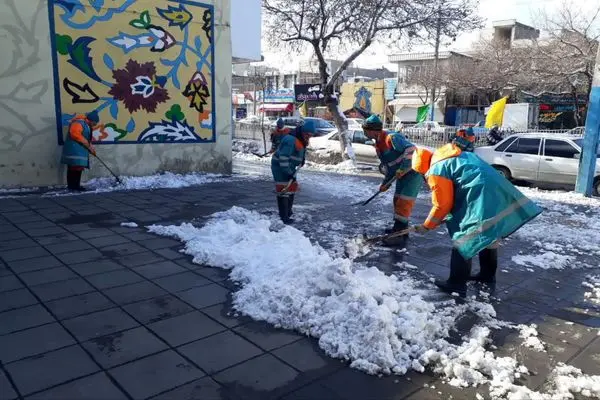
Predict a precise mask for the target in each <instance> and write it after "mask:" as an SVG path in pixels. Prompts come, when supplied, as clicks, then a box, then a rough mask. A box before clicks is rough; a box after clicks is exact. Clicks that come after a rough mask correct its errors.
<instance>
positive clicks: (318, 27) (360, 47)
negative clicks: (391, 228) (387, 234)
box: [263, 0, 479, 159]
mask: <svg viewBox="0 0 600 400" xmlns="http://www.w3.org/2000/svg"><path fill="white" fill-rule="evenodd" d="M474 5H475V4H474V0H437V1H436V2H434V3H433V4H432V2H431V0H294V1H290V0H263V8H264V10H265V19H264V21H265V34H266V37H267V38H268V40H269V42H270V45H271V46H272V47H275V48H281V47H285V46H287V47H288V49H292V50H295V51H297V52H301V51H304V50H306V49H307V48H309V49H311V50H312V51H313V52H314V55H315V57H316V59H317V61H318V64H319V75H320V79H321V84H322V90H323V94H324V95H325V102H326V104H327V106H328V109H329V111H330V112H331V114H332V116H333V119H334V122H335V124H336V126H337V127H338V129H339V131H340V146H341V149H342V154H343V155H344V157H345V158H352V159H354V152H353V149H352V145H351V140H350V137H349V134H348V121H347V120H346V118H345V117H344V115H343V113H342V111H341V110H340V108H339V100H338V99H337V96H336V95H335V93H334V87H335V82H336V81H337V80H338V78H339V77H340V76H341V74H342V72H343V71H344V70H346V68H347V67H348V66H349V65H350V64H351V63H352V62H353V61H354V60H356V58H357V57H358V56H360V55H361V54H362V53H363V52H364V51H365V50H366V49H367V48H368V47H369V46H370V45H371V44H372V43H373V42H374V41H402V40H405V41H406V40H408V39H410V38H412V37H415V36H419V35H428V34H431V33H432V32H436V33H438V32H439V33H440V34H443V35H445V36H455V35H456V33H457V32H458V30H459V29H460V30H461V31H464V30H465V29H469V28H470V27H473V26H476V25H478V24H479V20H478V19H477V18H474V17H473V13H474V12H475V10H476V7H474ZM341 52H348V54H349V55H347V56H346V57H345V58H344V60H343V61H342V63H341V65H340V66H339V67H338V68H337V70H335V71H330V70H328V64H327V61H326V57H327V56H330V55H332V54H335V55H337V54H339V53H341Z"/></svg>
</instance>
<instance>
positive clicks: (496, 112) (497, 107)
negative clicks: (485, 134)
mask: <svg viewBox="0 0 600 400" xmlns="http://www.w3.org/2000/svg"><path fill="white" fill-rule="evenodd" d="M507 100H508V97H503V98H501V99H500V100H497V101H495V102H493V103H492V105H491V106H490V111H488V114H487V116H486V117H485V127H486V128H488V129H490V128H491V127H492V126H494V125H498V126H502V120H503V119H504V108H505V107H506V101H507Z"/></svg>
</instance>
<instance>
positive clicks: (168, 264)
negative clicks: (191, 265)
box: [134, 261, 187, 279]
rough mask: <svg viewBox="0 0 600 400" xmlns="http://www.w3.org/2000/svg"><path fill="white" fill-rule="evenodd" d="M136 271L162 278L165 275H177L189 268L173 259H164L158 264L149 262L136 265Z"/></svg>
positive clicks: (152, 277)
mask: <svg viewBox="0 0 600 400" xmlns="http://www.w3.org/2000/svg"><path fill="white" fill-rule="evenodd" d="M134 270H135V272H137V273H138V274H140V275H143V276H145V277H146V278H148V279H155V278H162V277H163V276H169V275H175V274H179V273H182V272H186V271H187V270H186V269H185V268H183V267H181V266H179V265H177V264H175V263H174V262H172V261H162V262H159V263H156V264H147V265H143V266H141V267H135V268H134Z"/></svg>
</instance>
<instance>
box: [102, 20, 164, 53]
mask: <svg viewBox="0 0 600 400" xmlns="http://www.w3.org/2000/svg"><path fill="white" fill-rule="evenodd" d="M107 40H108V42H109V43H110V44H112V45H113V46H116V47H120V48H121V49H122V50H123V51H124V52H125V54H127V53H129V52H130V51H132V50H135V49H140V48H143V47H149V48H150V51H153V52H158V53H162V52H163V51H165V50H167V49H170V48H171V47H173V46H175V38H174V37H173V35H171V34H170V33H169V32H167V31H165V30H164V29H163V28H161V27H159V26H153V25H150V26H149V27H148V32H147V33H142V34H141V35H130V34H128V33H123V32H119V35H118V36H115V37H112V38H109V39H107Z"/></svg>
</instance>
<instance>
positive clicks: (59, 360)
mask: <svg viewBox="0 0 600 400" xmlns="http://www.w3.org/2000/svg"><path fill="white" fill-rule="evenodd" d="M58 365H60V368H57V366H58ZM6 369H7V370H8V373H9V374H10V375H11V376H12V378H13V380H14V382H15V384H16V385H17V387H18V388H19V391H20V392H21V393H22V394H23V395H28V394H31V393H34V392H38V391H41V390H44V389H46V388H49V387H51V386H55V385H58V384H60V383H63V382H66V381H69V380H72V379H76V378H79V377H81V376H85V375H88V374H92V373H94V372H96V371H98V367H97V366H96V364H95V363H94V362H93V361H92V359H91V358H90V357H89V356H88V355H87V354H85V352H84V351H83V350H82V349H81V347H79V346H71V347H67V348H65V349H60V350H55V351H53V352H50V353H46V354H44V355H42V356H40V357H33V358H26V359H24V360H20V361H16V362H14V363H11V364H8V365H6Z"/></svg>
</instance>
